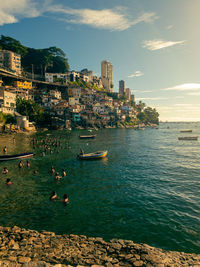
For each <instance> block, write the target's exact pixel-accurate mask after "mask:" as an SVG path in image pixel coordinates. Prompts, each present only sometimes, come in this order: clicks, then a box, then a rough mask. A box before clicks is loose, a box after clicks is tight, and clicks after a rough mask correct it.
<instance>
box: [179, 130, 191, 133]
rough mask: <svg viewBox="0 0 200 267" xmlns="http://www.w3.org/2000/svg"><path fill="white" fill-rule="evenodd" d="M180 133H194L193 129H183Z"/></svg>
mask: <svg viewBox="0 0 200 267" xmlns="http://www.w3.org/2000/svg"><path fill="white" fill-rule="evenodd" d="M180 133H192V130H181V131H180Z"/></svg>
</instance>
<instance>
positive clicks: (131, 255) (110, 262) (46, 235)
mask: <svg viewBox="0 0 200 267" xmlns="http://www.w3.org/2000/svg"><path fill="white" fill-rule="evenodd" d="M0 266H4V267H7V266H8V267H15V266H23V267H51V266H55V267H64V266H79V267H81V266H92V267H100V266H107V267H111V266H116V267H117V266H147V267H151V266H152V267H153V266H156V267H170V266H173V267H180V266H193V267H199V266H200V255H197V254H187V253H183V252H174V251H164V250H162V249H158V248H154V247H150V246H148V245H146V244H135V243H133V241H128V240H117V239H113V240H111V241H109V242H106V241H104V240H103V239H102V238H92V237H86V236H84V235H80V236H78V235H72V234H71V235H55V233H52V232H46V231H41V232H37V231H33V230H26V229H22V228H19V227H17V226H14V227H13V228H10V227H0Z"/></svg>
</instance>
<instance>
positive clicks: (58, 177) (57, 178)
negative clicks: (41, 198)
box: [55, 172, 62, 180]
mask: <svg viewBox="0 0 200 267" xmlns="http://www.w3.org/2000/svg"><path fill="white" fill-rule="evenodd" d="M55 178H56V180H60V179H61V178H62V177H61V176H60V175H59V173H58V172H56V177H55Z"/></svg>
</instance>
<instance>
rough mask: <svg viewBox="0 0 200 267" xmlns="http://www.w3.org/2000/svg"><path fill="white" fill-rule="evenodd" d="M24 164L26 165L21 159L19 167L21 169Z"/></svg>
mask: <svg viewBox="0 0 200 267" xmlns="http://www.w3.org/2000/svg"><path fill="white" fill-rule="evenodd" d="M23 166H24V164H23V162H22V161H21V160H20V162H19V164H18V167H19V168H20V169H21V168H23Z"/></svg>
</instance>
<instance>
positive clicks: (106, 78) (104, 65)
mask: <svg viewBox="0 0 200 267" xmlns="http://www.w3.org/2000/svg"><path fill="white" fill-rule="evenodd" d="M101 80H102V84H103V87H104V88H105V89H106V90H107V91H108V92H111V93H112V92H113V65H112V64H111V63H110V62H109V61H107V60H103V61H102V62H101Z"/></svg>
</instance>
